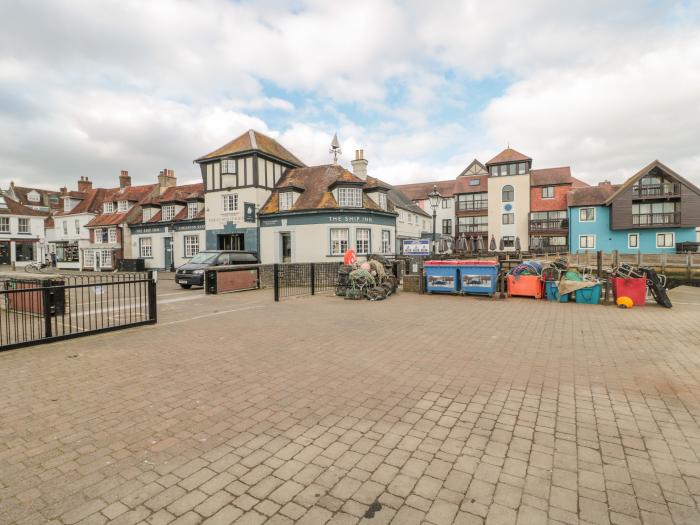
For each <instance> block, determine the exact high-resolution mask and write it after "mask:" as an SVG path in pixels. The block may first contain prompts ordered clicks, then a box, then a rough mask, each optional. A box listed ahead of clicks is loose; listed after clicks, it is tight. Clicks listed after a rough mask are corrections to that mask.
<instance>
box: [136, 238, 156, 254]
mask: <svg viewBox="0 0 700 525" xmlns="http://www.w3.org/2000/svg"><path fill="white" fill-rule="evenodd" d="M139 257H141V258H147V257H153V246H152V245H151V238H150V237H141V238H140V239H139Z"/></svg>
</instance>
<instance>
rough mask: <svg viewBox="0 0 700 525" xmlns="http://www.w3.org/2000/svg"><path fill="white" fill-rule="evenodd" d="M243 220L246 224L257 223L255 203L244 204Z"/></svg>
mask: <svg viewBox="0 0 700 525" xmlns="http://www.w3.org/2000/svg"><path fill="white" fill-rule="evenodd" d="M243 214H244V216H243V220H244V221H245V222H255V203H253V202H246V203H244V204H243Z"/></svg>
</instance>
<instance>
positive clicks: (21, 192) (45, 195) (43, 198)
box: [11, 185, 63, 210]
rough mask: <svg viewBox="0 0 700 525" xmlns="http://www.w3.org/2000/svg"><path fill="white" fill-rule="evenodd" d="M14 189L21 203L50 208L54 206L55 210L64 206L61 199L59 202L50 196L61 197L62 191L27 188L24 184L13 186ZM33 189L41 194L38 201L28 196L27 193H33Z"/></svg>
mask: <svg viewBox="0 0 700 525" xmlns="http://www.w3.org/2000/svg"><path fill="white" fill-rule="evenodd" d="M11 189H12V191H13V192H14V195H15V197H17V199H18V200H19V202H20V203H21V204H24V205H25V206H46V207H48V208H52V209H54V210H60V209H61V208H62V207H63V203H62V202H61V200H60V199H59V200H58V201H57V202H53V203H52V202H51V200H50V198H49V197H50V196H52V195H53V196H56V197H60V196H61V192H59V191H55V190H43V189H41V188H27V187H24V186H15V185H12V186H11ZM32 191H36V192H37V193H38V194H39V198H40V200H39V202H36V201H30V200H29V199H28V198H27V194H29V193H31V192H32Z"/></svg>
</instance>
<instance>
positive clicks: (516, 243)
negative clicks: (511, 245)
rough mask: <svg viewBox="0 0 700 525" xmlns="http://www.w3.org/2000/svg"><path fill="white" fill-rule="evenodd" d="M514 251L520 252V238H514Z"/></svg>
mask: <svg viewBox="0 0 700 525" xmlns="http://www.w3.org/2000/svg"><path fill="white" fill-rule="evenodd" d="M515 251H516V252H519V251H520V237H516V238H515Z"/></svg>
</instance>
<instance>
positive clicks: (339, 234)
mask: <svg viewBox="0 0 700 525" xmlns="http://www.w3.org/2000/svg"><path fill="white" fill-rule="evenodd" d="M349 236H350V233H349V230H347V229H345V228H331V255H343V254H344V253H345V252H346V251H347V250H348V237H349Z"/></svg>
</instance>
